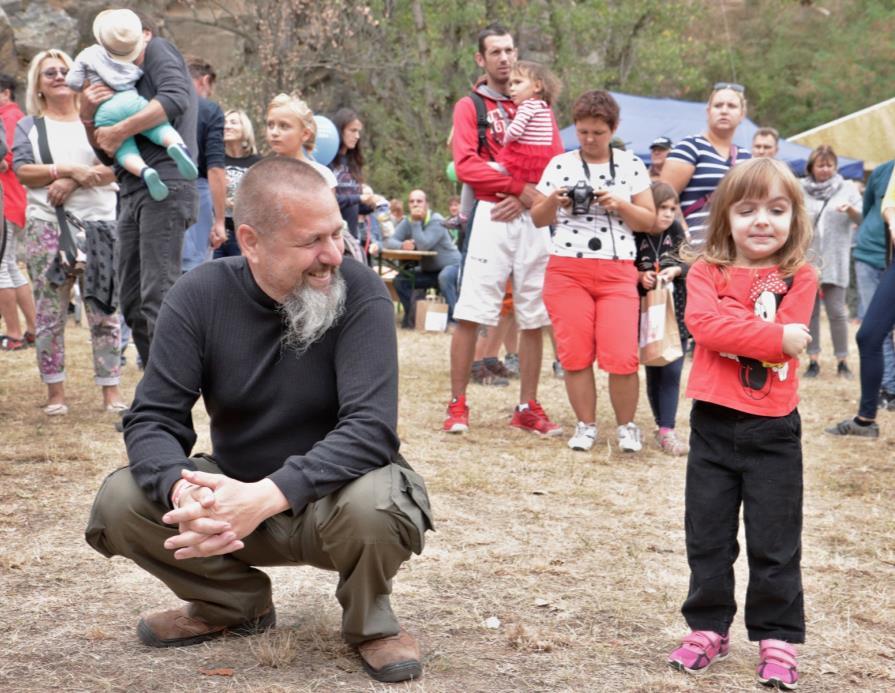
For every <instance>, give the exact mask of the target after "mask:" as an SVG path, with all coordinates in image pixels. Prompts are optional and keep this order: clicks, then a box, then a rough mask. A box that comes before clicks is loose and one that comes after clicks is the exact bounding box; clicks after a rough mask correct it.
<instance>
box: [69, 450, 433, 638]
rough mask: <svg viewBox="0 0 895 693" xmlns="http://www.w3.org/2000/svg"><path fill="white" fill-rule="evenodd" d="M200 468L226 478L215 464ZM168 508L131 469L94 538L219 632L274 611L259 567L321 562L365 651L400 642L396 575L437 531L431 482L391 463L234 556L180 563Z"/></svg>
mask: <svg viewBox="0 0 895 693" xmlns="http://www.w3.org/2000/svg"><path fill="white" fill-rule="evenodd" d="M193 461H194V462H195V463H196V466H197V467H198V469H199V470H200V471H204V472H211V473H214V474H220V473H221V472H220V469H219V468H218V467H217V465H216V464H214V462H213V461H212V460H210V459H208V458H207V457H195V458H193ZM166 512H167V508H165V507H163V506H161V505H158V504H156V503H154V502H153V501H151V500H150V499H149V498H147V497H146V495H145V494H144V493H143V492H142V490H141V489H140V488H139V487H138V486H137V484H136V483H135V482H134V480H133V477H132V476H131V473H130V470H129V469H128V468H127V467H125V468H123V469H119V470H117V471H115V472H113V473H112V474H110V475H109V476H108V477H107V478H106V480H105V481H104V482H103V485H102V487H101V488H100V490H99V493H98V494H97V496H96V500H95V501H94V504H93V509H92V511H91V513H90V520H89V522H88V525H87V530H86V539H87V543H88V544H90V545H91V546H92V547H93V548H94V549H96V550H97V551H99V552H100V553H101V554H103V555H104V556H106V557H112V556H124V557H126V558H129V559H131V560H132V561H134V562H135V563H136V564H137V565H139V566H140V567H141V568H143V569H144V570H146V571H147V572H149V573H151V574H152V575H154V576H156V577H157V578H159V579H160V580H161V581H162V582H164V583H165V584H166V585H167V586H168V587H169V588H171V590H172V591H173V592H174V593H175V594H176V595H177V596H178V597H180V598H181V599H183V600H184V601H187V602H189V603H190V605H191V615H192V616H195V617H198V618H201V619H203V620H205V621H207V622H208V623H211V624H214V625H236V624H240V623H243V622H245V621H248V620H251V619H254V618H256V617H257V616H259V615H260V614H262V613H264V612H265V611H267V610H268V609H269V608H270V606H271V604H272V599H271V587H270V578H269V577H268V576H267V574H266V573H264V572H262V571H260V570H257V569H256V568H254V567H253V566H274V565H278V566H279V565H312V566H315V567H317V568H324V569H327V570H335V571H338V573H339V584H338V587H337V588H336V598H337V599H338V600H339V603H340V604H341V605H342V610H343V611H342V637H343V638H344V639H345V641H346V642H347V643H349V644H352V645H356V644H358V643H361V642H364V641H366V640H373V639H375V638H380V637H385V636H389V635H395V634H396V633H397V632H398V630H399V626H398V621H397V619H396V618H395V615H394V613H393V612H392V608H391V605H390V603H389V595H390V594H391V591H392V584H391V581H392V578H393V577H394V575H395V574H396V573H397V572H398V568H400V567H401V564H402V563H403V562H404V561H406V560H407V559H408V558H410V553H411V551H412V552H414V553H416V554H419V553H420V552H421V551H422V550H423V545H424V534H425V531H426V530H427V529H431V528H432V515H431V510H430V505H429V498H428V495H427V493H426V487H425V484H424V483H423V480H422V477H420V476H419V475H418V474H417V473H416V472H414V471H412V470H410V469H409V468H407V467H403V466H400V465H398V464H389V465H387V466H385V467H381V468H379V469H376V470H374V471H372V472H369V473H367V474H365V475H364V476H362V477H359V478H357V479H355V480H354V481H352V482H350V483H348V484H346V485H345V486H343V487H342V488H341V489H339V490H338V491H336V492H335V493H333V494H331V495H329V496H326V497H325V498H321V499H320V500H318V501H315V502H312V503H309V504H308V506H307V507H306V508H305V509H304V511H303V512H302V513H301V514H299V515H292V514H291V512H285V513H280V514H279V515H275V516H274V517H271V518H269V519H267V520H266V521H265V522H264V523H262V524H261V525H260V526H259V527H258V528H257V529H256V530H255V531H254V532H252V534H250V535H249V536H247V537H245V538H244V539H243V542H244V544H245V548H243V549H242V550H241V551H236V552H234V553H232V554H227V555H224V556H213V557H210V558H192V559H186V560H177V559H175V558H174V552H173V551H169V550H168V549H165V548H164V546H163V544H164V542H165V540H166V539H167V538H168V537H172V536H174V535H175V534H177V528H176V527H175V526H172V525H166V524H164V523H163V522H162V521H161V518H162V516H163V515H164V514H165V513H166Z"/></svg>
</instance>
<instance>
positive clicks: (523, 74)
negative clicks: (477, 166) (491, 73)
mask: <svg viewBox="0 0 895 693" xmlns="http://www.w3.org/2000/svg"><path fill="white" fill-rule="evenodd" d="M561 89H562V82H560V81H559V79H558V78H557V77H556V75H554V74H553V72H551V71H550V69H549V68H547V67H545V66H544V65H541V64H540V63H534V62H531V61H528V60H520V61H519V62H517V63H516V64H515V65H513V71H512V72H511V73H510V97H511V98H512V99H513V103H515V104H516V106H517V108H516V115H515V116H514V117H513V121H512V122H511V123H510V124H509V125H508V126H507V129H506V132H504V135H503V145H504V146H503V149H501V150H500V153H499V154H498V155H497V161H498V163H499V164H501V165H502V166H503V167H504V170H506V172H507V173H508V174H509V175H510V176H512V177H513V178H517V179H519V180H524V181H525V182H526V183H537V182H538V181H539V180H541V175H542V174H543V173H544V167H545V166H547V163H548V162H549V161H550V159H552V158H553V157H554V156H556V155H557V154H560V153H562V149H557V147H556V142H557V141H558V133H559V127H558V126H557V124H556V117H555V116H554V115H553V110H552V109H551V108H550V106H551V104H554V103H556V100H557V99H558V98H559V92H560V91H561Z"/></svg>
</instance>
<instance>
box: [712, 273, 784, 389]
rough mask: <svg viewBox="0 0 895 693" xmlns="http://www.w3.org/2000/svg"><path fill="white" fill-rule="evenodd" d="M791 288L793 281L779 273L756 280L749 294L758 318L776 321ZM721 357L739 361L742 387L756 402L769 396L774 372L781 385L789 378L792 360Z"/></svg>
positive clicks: (729, 355) (728, 355) (730, 355)
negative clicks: (771, 361) (768, 361)
mask: <svg viewBox="0 0 895 693" xmlns="http://www.w3.org/2000/svg"><path fill="white" fill-rule="evenodd" d="M790 286H792V279H789V280H784V279H783V278H782V277H781V276H780V275H779V274H777V273H776V272H775V273H773V274H770V275H768V276H766V277H764V278H763V279H760V278H756V281H755V283H754V284H753V285H752V288H751V289H750V291H749V299H750V300H751V301H752V302H753V304H754V308H753V310H754V311H755V315H757V316H758V317H759V318H761V319H762V320H764V321H765V322H774V319H775V318H776V317H777V309H778V308H779V307H780V303H781V301H783V297H784V296H785V295H786V293H787V291H789V287H790ZM721 355H722V356H726V357H727V358H731V359H734V360H735V361H738V362H739V364H740V384H741V385H742V386H743V390H744V392H745V393H746V394H747V396H749V397H750V398H752V399H762V398H764V397H767V396H768V394H769V393H770V391H771V386H772V383H773V379H772V378H771V377H770V376H771V372H774V373H776V374H777V378H778V379H779V380H780V381H781V382H782V381H784V380H786V378H787V377H788V376H789V362H788V361H785V362H783V363H767V362H765V361H759V360H758V359H753V358H750V357H748V356H735V355H733V354H721Z"/></svg>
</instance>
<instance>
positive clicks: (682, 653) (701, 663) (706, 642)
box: [668, 630, 730, 674]
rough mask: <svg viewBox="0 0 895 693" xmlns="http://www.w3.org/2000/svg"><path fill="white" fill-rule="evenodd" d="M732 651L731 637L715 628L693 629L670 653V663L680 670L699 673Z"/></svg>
mask: <svg viewBox="0 0 895 693" xmlns="http://www.w3.org/2000/svg"><path fill="white" fill-rule="evenodd" d="M729 653H730V638H729V637H728V636H727V634H724V635H720V634H718V633H716V632H715V631H713V630H694V631H691V632H690V634H689V635H687V636H686V637H685V638H684V639H683V640H681V645H680V647H678V648H677V649H676V650H675V651H674V652H672V653H671V654H670V655H668V663H669V664H670V665H671V666H673V667H674V668H675V669H677V670H679V671H686V672H687V673H688V674H698V673H701V672H703V671H705V670H706V669H708V668H709V665H711V663H712V662H715V661H717V660H721V659H724V658H725V657H727V655H728V654H729Z"/></svg>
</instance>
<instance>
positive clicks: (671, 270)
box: [659, 267, 681, 282]
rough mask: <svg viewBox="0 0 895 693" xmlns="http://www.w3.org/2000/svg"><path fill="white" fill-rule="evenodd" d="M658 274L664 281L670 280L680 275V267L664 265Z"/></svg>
mask: <svg viewBox="0 0 895 693" xmlns="http://www.w3.org/2000/svg"><path fill="white" fill-rule="evenodd" d="M659 276H660V277H662V278H663V279H664V280H665V281H667V282H670V281H672V280H673V279H675V278H677V277H679V276H681V268H680V267H666V268H665V269H663V270H662V271H661V272H659Z"/></svg>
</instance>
